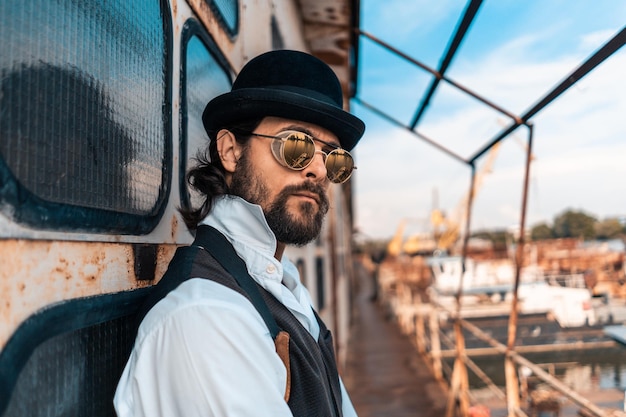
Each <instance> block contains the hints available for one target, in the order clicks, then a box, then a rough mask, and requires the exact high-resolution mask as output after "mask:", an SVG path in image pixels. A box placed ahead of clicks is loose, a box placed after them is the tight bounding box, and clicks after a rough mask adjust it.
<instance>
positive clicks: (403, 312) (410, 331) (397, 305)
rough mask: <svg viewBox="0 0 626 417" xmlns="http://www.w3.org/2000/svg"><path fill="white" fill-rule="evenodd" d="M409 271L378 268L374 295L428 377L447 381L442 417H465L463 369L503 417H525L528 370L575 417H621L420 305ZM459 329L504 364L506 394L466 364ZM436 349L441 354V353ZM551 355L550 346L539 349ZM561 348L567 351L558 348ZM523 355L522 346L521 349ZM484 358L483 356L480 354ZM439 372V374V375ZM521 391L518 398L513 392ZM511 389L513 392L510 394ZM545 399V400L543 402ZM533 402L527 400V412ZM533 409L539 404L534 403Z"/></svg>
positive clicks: (512, 351) (440, 311) (473, 329)
mask: <svg viewBox="0 0 626 417" xmlns="http://www.w3.org/2000/svg"><path fill="white" fill-rule="evenodd" d="M410 270H414V266H411V265H401V264H395V265H393V266H385V265H383V266H382V267H381V269H380V274H379V286H380V288H379V293H380V299H381V303H382V304H383V305H384V306H385V307H386V308H388V309H389V310H390V313H391V314H392V316H393V317H395V319H396V320H397V322H398V325H399V327H400V329H401V330H402V332H403V333H404V334H406V335H407V336H408V337H410V338H411V340H412V342H413V343H414V344H415V347H416V350H417V352H418V353H419V354H421V355H423V356H424V357H425V358H427V360H428V362H429V363H430V365H431V368H432V372H433V374H434V376H435V378H437V379H438V380H446V378H445V377H444V374H445V375H447V376H448V378H447V381H446V382H447V383H448V386H449V400H448V405H447V412H446V416H447V417H452V416H453V415H454V413H455V411H458V412H459V413H458V414H459V415H461V416H464V417H465V416H468V415H470V414H469V412H468V410H469V409H470V402H471V400H472V399H471V398H470V396H471V394H470V392H469V386H468V383H467V368H469V369H470V370H471V371H472V372H473V373H474V374H475V375H476V376H477V377H478V378H480V380H481V381H483V382H484V383H485V385H486V386H487V387H488V388H489V389H490V390H491V391H492V392H493V393H494V395H495V396H496V398H498V399H499V400H502V401H506V405H507V409H508V412H509V416H510V417H511V416H520V417H528V416H527V414H526V413H525V412H524V411H523V410H522V408H521V406H520V398H521V397H522V396H524V395H526V394H527V393H526V389H525V388H526V387H525V385H524V384H523V382H524V377H522V378H521V379H522V384H520V378H519V377H518V376H519V375H523V374H524V372H522V370H523V369H524V368H526V369H528V370H530V371H532V373H533V374H534V375H535V377H537V378H538V379H539V380H541V381H543V382H544V383H545V384H546V385H548V386H549V387H550V388H551V389H553V390H554V391H555V392H558V393H560V394H562V395H563V396H565V397H566V398H567V399H569V400H570V401H571V402H573V403H574V404H576V405H578V406H579V407H580V409H581V411H580V414H581V415H585V416H589V417H591V416H593V417H610V416H617V415H619V416H626V414H625V413H620V412H617V411H615V410H606V409H603V408H600V407H598V406H597V405H596V404H594V403H592V402H591V401H589V400H588V399H587V398H585V397H584V396H582V395H580V394H579V393H578V392H576V391H575V390H573V389H571V388H570V387H568V386H567V385H565V384H564V383H563V382H561V381H559V380H558V379H557V378H555V377H554V376H552V375H551V374H550V373H548V372H546V371H545V370H544V369H543V368H542V367H541V366H539V365H537V364H535V363H533V362H531V361H529V360H528V359H526V358H525V357H523V356H522V355H520V354H519V353H518V352H517V351H516V349H517V347H513V348H508V347H507V346H505V345H504V344H502V343H500V342H498V341H497V340H496V339H494V338H493V337H491V336H490V335H489V334H487V333H485V332H484V331H483V330H481V329H480V328H478V327H477V326H475V325H473V324H472V323H470V322H468V321H467V320H464V319H462V318H461V317H459V315H458V314H457V312H455V311H452V310H451V309H449V308H447V307H446V306H444V305H441V304H437V303H436V302H434V301H433V300H428V301H427V302H425V301H424V300H423V299H422V297H423V294H424V293H423V291H418V290H417V289H416V286H415V285H411V284H410V282H411V280H410V278H409V279H408V280H407V279H406V277H407V273H409V271H410ZM442 316H444V317H445V316H447V317H450V318H452V321H453V323H454V335H455V337H454V340H453V339H452V338H450V337H448V336H447V335H446V334H444V333H443V332H442V331H441V329H440V320H441V317H442ZM463 330H466V331H467V332H470V333H471V334H473V335H474V336H475V337H477V338H478V339H480V340H482V341H484V342H485V343H487V344H488V345H489V346H491V348H489V349H490V352H489V353H492V354H495V355H502V357H503V358H504V360H505V369H504V372H505V378H506V381H507V382H506V386H507V392H505V391H504V390H502V389H501V388H500V387H498V386H496V385H495V384H494V383H493V382H492V381H491V379H490V378H489V377H488V375H487V374H486V373H485V372H483V371H482V370H481V369H480V367H479V366H478V365H477V364H476V363H475V362H474V361H472V359H470V357H469V355H468V352H467V350H466V349H465V340H464V336H463ZM442 345H444V346H446V347H447V349H442ZM614 345H615V343H614V342H612V341H608V342H596V344H595V345H594V347H609V346H614ZM545 348H548V349H550V350H554V349H555V346H554V345H552V346H549V347H544V349H545ZM563 348H567V346H563ZM526 349H527V350H528V347H526ZM483 353H484V352H483ZM452 357H454V365H453V368H452V369H450V366H449V365H447V363H446V362H445V361H444V359H445V358H452ZM444 371H445V372H444ZM520 385H521V388H522V391H523V392H522V395H520V392H519V388H520ZM511 387H515V388H514V389H511ZM545 400H546V401H547V400H549V399H548V398H546V399H545ZM532 406H533V403H532V401H531V408H532ZM535 406H536V407H539V406H540V405H538V404H535Z"/></svg>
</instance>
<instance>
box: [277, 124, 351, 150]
mask: <svg viewBox="0 0 626 417" xmlns="http://www.w3.org/2000/svg"><path fill="white" fill-rule="evenodd" d="M285 130H296V131H298V132H302V133H306V134H307V135H309V136H311V137H312V138H313V139H314V140H316V141H318V142H320V143H323V144H324V145H326V146H330V147H331V148H334V149H342V148H341V145H340V144H339V143H331V142H326V141H325V140H322V139H320V138H318V137H317V136H315V135H314V134H313V132H311V130H309V129H307V128H306V127H303V126H300V125H289V126H287V127H284V128H282V129H281V131H285Z"/></svg>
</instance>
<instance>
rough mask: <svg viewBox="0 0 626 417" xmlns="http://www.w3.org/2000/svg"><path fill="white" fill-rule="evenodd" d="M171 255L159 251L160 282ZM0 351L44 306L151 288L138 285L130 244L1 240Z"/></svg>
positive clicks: (163, 248)
mask: <svg viewBox="0 0 626 417" xmlns="http://www.w3.org/2000/svg"><path fill="white" fill-rule="evenodd" d="M175 249H176V246H175V245H172V244H167V245H160V246H159V248H158V252H157V253H158V269H157V275H158V278H160V277H161V276H162V275H163V273H164V272H165V270H166V268H167V264H168V263H169V261H170V259H171V257H172V256H173V254H174V251H175ZM0 265H2V268H0V294H2V297H3V298H4V300H3V301H4V302H3V303H1V304H0V349H1V348H2V346H4V344H5V343H6V341H7V340H8V338H9V337H10V336H11V334H12V333H13V332H14V331H15V329H16V328H17V327H18V326H19V324H20V323H21V322H23V321H24V320H26V319H27V318H28V317H29V316H30V315H32V314H33V313H35V312H36V311H38V310H40V309H41V308H43V307H45V306H46V305H49V304H52V303H55V302H58V301H62V300H68V299H72V298H80V297H86V296H91V295H98V294H105V293H115V292H120V291H127V290H132V289H135V288H138V287H144V286H148V285H151V283H139V282H137V280H136V279H135V276H134V269H133V251H132V244H130V243H116V242H113V243H108V242H68V241H35V240H23V239H2V240H0Z"/></svg>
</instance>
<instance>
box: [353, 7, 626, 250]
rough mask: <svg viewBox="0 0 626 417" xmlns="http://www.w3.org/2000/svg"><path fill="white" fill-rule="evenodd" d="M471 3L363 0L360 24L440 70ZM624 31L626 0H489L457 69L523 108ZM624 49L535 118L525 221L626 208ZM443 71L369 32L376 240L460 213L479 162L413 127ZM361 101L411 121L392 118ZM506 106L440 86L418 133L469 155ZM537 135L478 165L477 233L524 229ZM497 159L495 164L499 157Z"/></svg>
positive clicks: (363, 82) (357, 196)
mask: <svg viewBox="0 0 626 417" xmlns="http://www.w3.org/2000/svg"><path fill="white" fill-rule="evenodd" d="M465 7H466V3H465V2H464V1H459V0H441V1H438V2H433V1H430V0H387V1H384V2H382V1H378V0H362V1H361V29H362V30H363V31H365V32H368V33H370V34H371V35H373V36H374V37H375V38H377V39H380V40H382V41H384V42H385V43H387V44H390V45H391V46H393V47H394V48H396V49H397V50H399V51H401V52H403V53H404V54H406V55H408V56H410V57H411V58H413V59H416V60H418V61H420V62H421V63H423V64H424V65H426V66H428V67H430V68H433V69H437V68H438V67H439V63H440V60H441V59H442V57H443V54H444V52H445V50H446V47H447V44H448V41H449V38H450V37H451V35H452V34H453V33H454V31H455V28H456V26H457V24H458V22H459V21H460V19H461V18H462V15H463V12H464V10H465ZM624 26H626V2H623V1H621V0H596V1H593V2H591V1H570V0H528V1H514V0H485V1H483V4H482V6H481V7H480V9H479V11H478V14H477V17H476V19H475V20H474V23H473V25H472V26H471V27H470V29H469V32H468V33H467V35H466V37H465V39H464V41H463V43H462V44H461V46H460V49H459V50H458V52H457V54H456V56H455V58H454V60H453V61H452V63H451V65H450V66H449V68H448V71H447V72H446V77H447V78H449V79H451V80H453V81H454V82H455V83H457V84H460V85H462V86H464V87H465V88H467V89H469V90H471V91H473V92H475V93H476V94H478V95H480V96H481V97H484V98H486V99H487V100H489V101H490V102H493V103H495V104H497V105H498V106H500V107H501V108H503V109H505V110H506V111H507V112H509V113H510V114H514V115H522V114H524V113H526V111H527V110H529V109H530V108H532V107H533V105H534V104H536V103H537V102H538V101H539V100H540V99H541V98H543V97H544V96H545V95H546V94H547V93H548V92H550V91H551V90H552V89H553V88H554V87H555V86H556V85H558V84H559V83H560V82H561V81H562V80H564V79H565V78H566V77H567V76H568V75H569V74H570V73H572V72H573V71H574V70H575V69H576V68H578V67H579V66H580V64H582V63H583V62H584V61H586V60H587V58H589V57H590V56H591V55H592V54H593V53H594V52H595V51H597V50H598V49H599V48H600V47H602V46H603V45H604V44H605V43H606V42H607V41H608V40H610V39H611V38H612V37H613V36H615V35H616V34H617V33H618V32H620V31H621V30H622V29H623V28H624ZM625 75H626V47H622V48H621V49H619V50H618V51H617V52H616V53H614V54H613V55H612V56H611V57H610V58H608V59H607V60H605V61H604V62H603V63H602V64H601V65H600V66H598V67H596V69H595V70H594V71H593V72H592V73H590V74H588V75H587V76H586V77H584V78H583V79H581V80H580V81H579V82H578V83H577V84H576V85H574V86H573V87H571V88H570V89H569V90H567V91H566V92H565V93H564V94H562V95H561V96H560V97H559V98H558V99H556V100H555V101H553V102H552V103H551V105H549V106H548V107H547V108H545V109H544V110H542V111H541V112H539V113H538V114H536V115H535V116H534V117H532V118H531V120H530V121H531V122H532V124H533V146H532V155H533V158H532V162H531V168H530V179H529V180H530V182H529V189H528V203H527V214H526V216H527V217H526V225H527V227H532V226H533V225H535V224H538V223H541V222H546V223H548V224H551V223H552V221H553V220H554V218H555V216H557V215H559V214H560V213H563V212H564V211H565V210H569V209H572V210H580V211H584V212H585V213H587V214H589V215H592V216H594V217H595V218H597V219H598V220H603V219H606V218H609V217H617V216H626V181H625V180H624V179H625V178H626V77H625ZM431 79H432V77H431V75H430V74H429V73H428V72H426V71H424V70H422V69H420V68H419V67H417V66H415V65H412V64H410V63H408V62H407V61H406V60H403V59H402V58H400V57H398V56H397V55H396V54H394V53H392V52H390V51H388V50H387V49H385V48H384V47H381V46H379V45H377V44H376V43H374V42H372V41H371V40H369V39H367V38H365V37H361V39H360V47H359V68H358V84H357V99H356V100H352V102H351V111H352V112H353V113H354V114H356V115H357V116H358V117H360V118H362V119H363V120H364V122H365V123H366V126H367V128H366V133H365V135H364V137H363V139H362V140H361V142H360V143H359V145H358V146H357V148H356V149H355V152H354V154H355V159H356V162H357V166H358V170H357V171H356V174H355V176H354V180H353V187H354V201H355V227H356V229H357V230H358V232H359V234H360V236H361V237H363V238H365V239H385V238H389V237H391V236H392V235H393V234H394V233H395V232H396V229H397V228H398V226H399V224H400V223H401V222H403V221H405V222H406V228H405V234H406V235H411V234H417V233H428V232H429V231H431V230H432V225H431V223H430V215H431V211H432V210H433V209H434V208H436V209H439V210H442V211H443V212H445V213H446V215H448V216H449V218H450V219H460V218H462V216H463V214H462V212H463V210H462V209H461V208H462V207H464V205H463V204H462V201H463V199H464V197H465V196H466V194H467V192H468V189H469V185H470V179H471V170H470V167H469V166H468V165H467V164H465V163H462V162H460V161H458V160H457V159H455V158H454V157H451V156H450V155H448V154H446V153H444V152H441V151H440V150H438V149H437V148H436V147H434V146H432V145H431V144H429V143H428V142H426V141H424V140H422V139H420V137H419V136H418V135H416V134H414V133H412V132H411V131H409V129H407V128H405V127H403V126H407V125H408V124H409V123H410V121H411V120H412V118H413V116H414V114H415V112H416V110H417V108H418V107H419V105H420V102H421V100H422V97H423V95H424V94H425V91H426V89H427V87H428V86H429V84H430V82H431ZM363 103H367V104H368V105H370V106H373V107H375V108H377V109H378V110H379V111H380V112H383V113H385V114H387V115H388V116H390V117H391V118H393V119H395V120H397V121H399V122H400V124H401V125H398V124H397V123H393V122H390V121H389V120H387V119H385V118H383V117H381V116H380V115H379V114H376V113H375V112H373V111H372V110H370V109H369V108H368V107H367V106H366V105H364V104H363ZM510 124H511V119H510V118H508V116H506V115H505V114H502V113H500V112H498V111H495V110H493V109H491V108H490V107H488V106H486V105H484V104H482V103H481V102H479V101H477V100H475V99H474V98H472V97H469V96H468V95H466V94H464V93H462V92H461V91H459V90H458V89H456V88H454V87H453V86H451V85H449V84H447V83H442V84H440V87H439V89H438V90H437V92H436V94H435V96H434V97H433V99H432V100H431V102H430V105H429V107H427V109H426V112H425V113H424V115H423V116H422V118H421V119H420V122H419V124H418V125H417V128H416V131H417V132H418V133H419V134H420V135H424V136H426V137H428V138H430V139H432V140H435V141H436V142H438V143H440V144H441V145H442V146H444V147H445V148H447V149H450V150H452V151H453V152H454V153H455V154H457V155H459V156H460V157H462V158H463V159H469V158H470V157H471V156H473V155H475V154H476V153H477V152H478V151H479V150H481V149H483V147H484V146H485V145H486V144H487V143H489V142H490V141H491V140H492V139H493V138H495V137H496V135H497V134H498V133H500V132H501V131H502V130H503V127H504V126H508V125H510ZM527 144H528V129H527V128H525V127H523V126H522V127H520V128H518V129H517V130H515V132H514V133H513V134H512V135H509V136H508V137H507V138H506V139H504V140H503V141H502V143H501V145H500V146H499V147H498V148H497V150H495V151H492V152H488V153H486V154H485V155H484V156H483V157H481V158H480V159H478V160H477V163H476V172H477V176H478V177H479V178H481V185H480V187H479V188H478V190H477V194H476V196H475V200H474V201H475V204H474V206H473V209H472V217H471V225H472V230H474V231H476V230H484V229H508V228H514V227H517V226H519V224H520V216H521V202H522V194H523V178H524V168H525V163H526V150H527V146H528V145H527ZM489 160H491V162H488V161H489Z"/></svg>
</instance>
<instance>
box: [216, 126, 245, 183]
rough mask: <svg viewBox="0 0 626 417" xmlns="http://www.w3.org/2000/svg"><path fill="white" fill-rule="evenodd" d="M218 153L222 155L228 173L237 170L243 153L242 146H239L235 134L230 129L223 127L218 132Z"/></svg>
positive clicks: (223, 164)
mask: <svg viewBox="0 0 626 417" xmlns="http://www.w3.org/2000/svg"><path fill="white" fill-rule="evenodd" d="M217 153H218V155H219V156H220V160H221V161H222V166H223V167H224V170H225V171H226V174H227V175H228V174H232V173H233V172H235V168H236V167H237V161H238V160H239V155H240V154H241V146H239V144H238V143H237V139H235V135H234V134H233V132H231V131H230V130H226V129H222V130H220V131H219V132H217Z"/></svg>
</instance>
